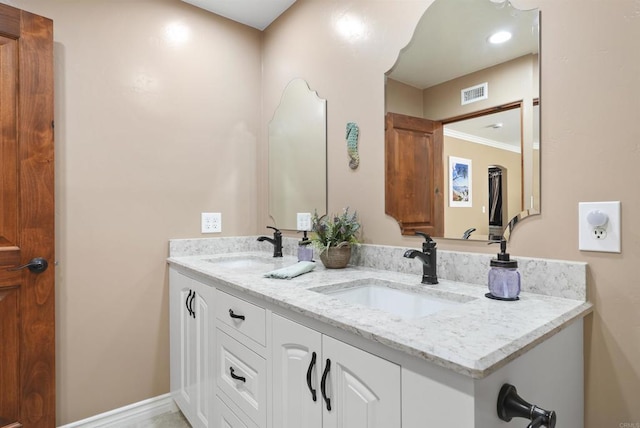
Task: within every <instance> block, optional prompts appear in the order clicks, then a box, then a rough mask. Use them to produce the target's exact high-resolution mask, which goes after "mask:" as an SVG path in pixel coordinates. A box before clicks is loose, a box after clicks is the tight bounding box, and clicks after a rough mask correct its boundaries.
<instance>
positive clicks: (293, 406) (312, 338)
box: [272, 315, 322, 428]
mask: <svg viewBox="0 0 640 428" xmlns="http://www.w3.org/2000/svg"><path fill="white" fill-rule="evenodd" d="M272 320H273V323H272V328H273V345H272V349H273V354H272V357H273V360H272V361H273V426H274V427H278V428H301V427H304V428H322V397H321V392H320V374H321V372H322V370H321V369H322V367H321V366H322V354H321V350H322V336H321V334H320V333H319V332H317V331H315V330H312V329H310V328H308V327H305V326H303V325H300V324H298V323H295V322H293V321H290V320H288V319H286V318H283V317H281V316H278V315H273V317H272Z"/></svg>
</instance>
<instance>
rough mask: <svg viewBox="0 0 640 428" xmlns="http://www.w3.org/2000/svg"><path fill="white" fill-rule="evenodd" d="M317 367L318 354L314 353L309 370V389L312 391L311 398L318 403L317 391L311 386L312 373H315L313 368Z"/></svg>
mask: <svg viewBox="0 0 640 428" xmlns="http://www.w3.org/2000/svg"><path fill="white" fill-rule="evenodd" d="M315 365H316V353H315V352H314V353H313V354H312V355H311V362H310V363H309V368H308V369H307V387H309V391H311V398H312V399H313V401H316V400H317V398H316V390H315V389H313V386H311V372H312V371H313V366H315Z"/></svg>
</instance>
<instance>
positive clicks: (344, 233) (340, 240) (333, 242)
mask: <svg viewBox="0 0 640 428" xmlns="http://www.w3.org/2000/svg"><path fill="white" fill-rule="evenodd" d="M311 223H312V225H311V230H312V232H313V235H312V236H311V242H312V243H313V246H314V247H315V248H316V249H317V250H318V253H319V254H320V260H322V263H323V264H324V265H325V267H327V268H329V269H340V268H344V267H346V266H347V264H348V263H349V259H351V245H352V244H357V243H358V232H359V231H360V223H359V222H358V214H357V213H356V212H354V213H353V214H350V213H349V208H348V207H347V208H345V209H344V210H343V211H342V214H340V215H337V214H331V215H328V214H326V215H323V216H322V217H318V212H317V211H316V212H314V213H313V216H312V217H311Z"/></svg>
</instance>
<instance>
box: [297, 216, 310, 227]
mask: <svg viewBox="0 0 640 428" xmlns="http://www.w3.org/2000/svg"><path fill="white" fill-rule="evenodd" d="M298 230H307V231H309V230H311V213H298Z"/></svg>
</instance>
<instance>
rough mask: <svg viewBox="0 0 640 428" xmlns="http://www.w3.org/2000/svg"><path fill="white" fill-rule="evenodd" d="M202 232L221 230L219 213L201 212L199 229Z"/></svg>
mask: <svg viewBox="0 0 640 428" xmlns="http://www.w3.org/2000/svg"><path fill="white" fill-rule="evenodd" d="M200 231H201V232H202V233H220V232H222V214H221V213H202V219H201V230H200Z"/></svg>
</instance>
